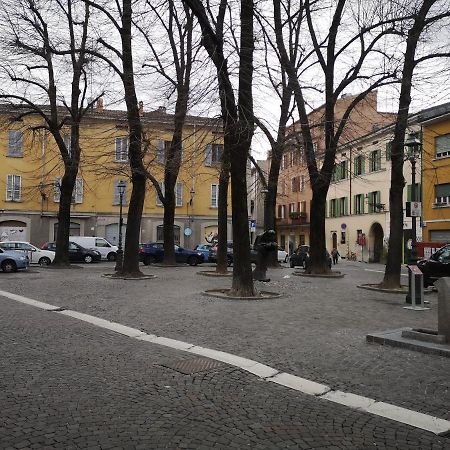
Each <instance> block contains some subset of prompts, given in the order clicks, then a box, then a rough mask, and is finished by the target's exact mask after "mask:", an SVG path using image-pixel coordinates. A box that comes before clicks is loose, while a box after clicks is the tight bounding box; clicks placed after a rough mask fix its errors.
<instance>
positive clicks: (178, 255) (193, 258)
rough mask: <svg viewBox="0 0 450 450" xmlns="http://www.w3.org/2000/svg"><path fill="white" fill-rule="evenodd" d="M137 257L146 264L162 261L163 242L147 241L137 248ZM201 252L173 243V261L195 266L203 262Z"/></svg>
mask: <svg viewBox="0 0 450 450" xmlns="http://www.w3.org/2000/svg"><path fill="white" fill-rule="evenodd" d="M139 259H140V260H141V261H142V262H143V263H144V264H145V265H146V266H148V265H149V264H153V263H157V262H162V261H163V259H164V243H163V242H162V241H156V242H149V243H147V244H144V245H142V246H141V247H140V248H139ZM204 260H205V258H204V256H203V253H202V252H198V251H195V250H188V249H187V248H183V247H180V246H179V245H175V261H176V262H177V263H187V264H189V265H190V266H196V265H197V264H201V263H202V262H204Z"/></svg>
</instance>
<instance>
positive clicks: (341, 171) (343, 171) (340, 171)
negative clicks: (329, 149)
mask: <svg viewBox="0 0 450 450" xmlns="http://www.w3.org/2000/svg"><path fill="white" fill-rule="evenodd" d="M336 169H337V170H336V174H337V178H336V181H339V180H345V179H346V178H347V161H341V162H340V163H339V164H338V165H337V167H336Z"/></svg>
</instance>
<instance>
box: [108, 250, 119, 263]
mask: <svg viewBox="0 0 450 450" xmlns="http://www.w3.org/2000/svg"><path fill="white" fill-rule="evenodd" d="M106 258H107V259H108V261H115V260H116V259H117V254H116V253H114V252H111V253H108V256H107V257H106Z"/></svg>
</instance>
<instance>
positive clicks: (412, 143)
mask: <svg viewBox="0 0 450 450" xmlns="http://www.w3.org/2000/svg"><path fill="white" fill-rule="evenodd" d="M420 146H421V142H420V138H419V136H418V133H411V134H408V135H407V137H406V140H405V147H406V148H407V157H408V159H409V161H410V162H411V203H412V204H414V203H415V202H418V201H419V199H418V198H416V197H417V192H416V161H417V159H418V158H419V157H420ZM415 214H416V212H415V211H414V212H413V211H412V208H411V228H412V238H411V254H410V257H409V263H410V264H411V265H415V264H416V263H417V227H416V218H417V216H416V215H415Z"/></svg>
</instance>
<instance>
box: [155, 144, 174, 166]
mask: <svg viewBox="0 0 450 450" xmlns="http://www.w3.org/2000/svg"><path fill="white" fill-rule="evenodd" d="M171 145H172V141H164V140H159V141H158V142H157V143H156V162H157V163H158V164H165V163H166V155H167V151H168V150H169V148H170V146H171Z"/></svg>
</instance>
